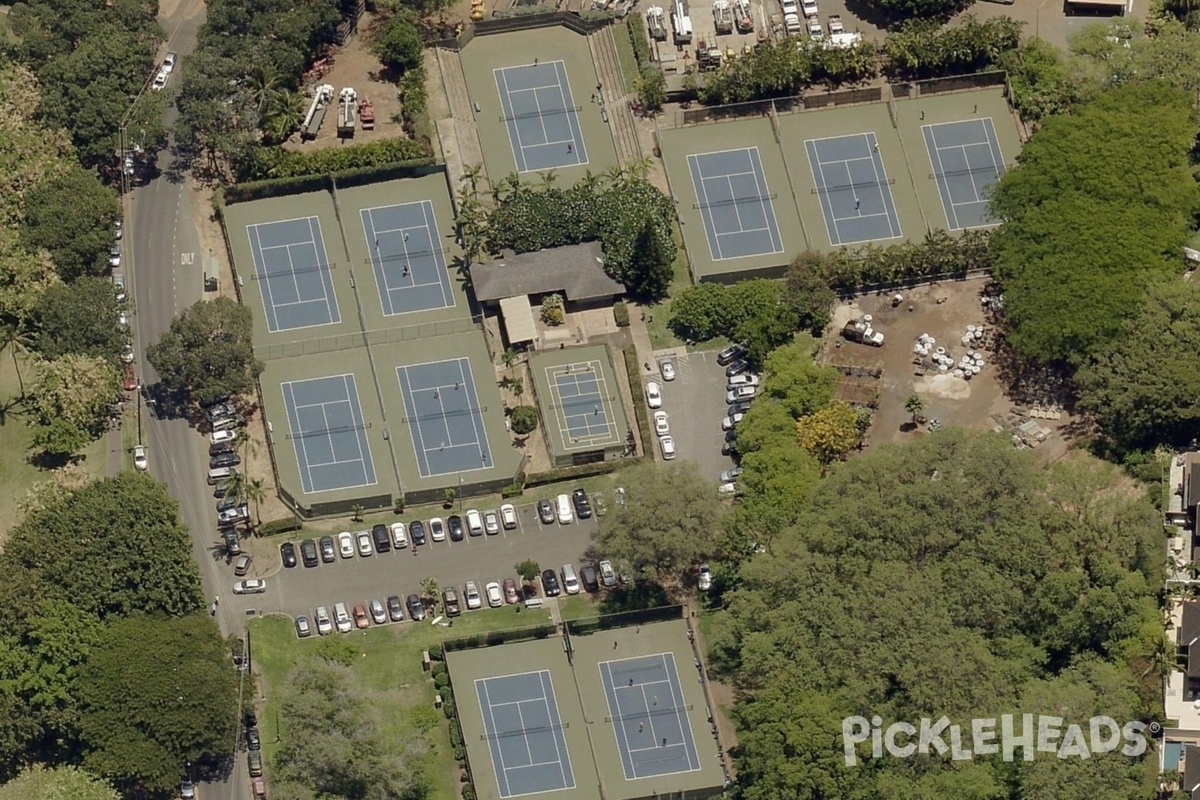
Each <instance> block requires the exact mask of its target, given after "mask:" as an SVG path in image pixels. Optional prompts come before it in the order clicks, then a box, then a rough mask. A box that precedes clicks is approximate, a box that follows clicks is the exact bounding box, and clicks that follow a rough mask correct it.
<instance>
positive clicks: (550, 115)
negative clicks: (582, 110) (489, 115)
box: [492, 61, 588, 172]
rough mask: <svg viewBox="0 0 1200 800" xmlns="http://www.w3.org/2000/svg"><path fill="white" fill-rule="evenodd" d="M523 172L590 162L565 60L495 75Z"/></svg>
mask: <svg viewBox="0 0 1200 800" xmlns="http://www.w3.org/2000/svg"><path fill="white" fill-rule="evenodd" d="M492 72H493V74H494V75H495V76H496V91H497V92H499V93H500V109H501V110H502V111H503V112H504V113H503V115H502V116H501V118H500V121H501V122H503V123H505V125H506V126H507V127H508V141H509V143H510V144H512V151H513V159H514V160H515V161H516V162H517V172H532V171H533V170H539V169H554V168H556V167H574V166H576V165H579V164H586V163H588V157H587V149H586V148H585V147H584V145H583V129H582V128H581V127H580V126H579V108H578V107H577V106H576V105H575V100H574V98H573V97H572V96H571V85H570V84H569V83H567V67H566V65H565V64H563V62H561V61H543V62H541V63H540V64H524V65H522V66H519V67H502V68H500V69H495V70H493V71H492Z"/></svg>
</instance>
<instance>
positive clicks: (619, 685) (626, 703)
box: [600, 652, 700, 780]
mask: <svg viewBox="0 0 1200 800" xmlns="http://www.w3.org/2000/svg"><path fill="white" fill-rule="evenodd" d="M600 680H601V682H602V683H603V684H604V694H605V696H606V698H607V700H608V709H609V717H608V718H607V719H605V722H611V723H612V726H613V732H614V733H615V735H616V737H617V749H618V750H619V751H620V754H621V766H622V767H623V768H624V770H625V780H635V779H637V778H648V777H653V776H657V775H672V774H674V773H677V772H692V771H695V770H698V769H700V756H699V754H698V751H697V750H696V740H695V738H694V737H693V736H692V729H691V724H690V722H689V721H688V711H689V710H690V708H689V707H688V705H687V703H686V701H685V700H684V697H683V687H682V686H681V684H680V682H679V671H678V670H677V669H676V667H675V656H674V654H673V653H669V652H668V653H658V654H655V655H647V656H638V657H635V658H623V659H619V660H615V661H603V662H600Z"/></svg>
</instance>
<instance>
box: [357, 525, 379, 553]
mask: <svg viewBox="0 0 1200 800" xmlns="http://www.w3.org/2000/svg"><path fill="white" fill-rule="evenodd" d="M354 535H355V537H356V538H357V539H358V554H359V555H360V556H363V557H364V558H365V557H366V556H369V555H371V554H372V553H374V552H375V548H374V547H372V546H371V532H370V531H359V532H358V533H356V534H354Z"/></svg>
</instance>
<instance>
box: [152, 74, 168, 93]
mask: <svg viewBox="0 0 1200 800" xmlns="http://www.w3.org/2000/svg"><path fill="white" fill-rule="evenodd" d="M169 77H171V73H169V72H167V71H166V70H165V69H160V70H159V71H158V74H157V75H155V76H154V82H153V83H152V84H150V88H151V89H153V90H154V91H156V92H157V91H158V90H160V89H162V88H163V87H164V86H166V85H167V78H169Z"/></svg>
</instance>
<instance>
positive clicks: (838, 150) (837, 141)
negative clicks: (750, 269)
mask: <svg viewBox="0 0 1200 800" xmlns="http://www.w3.org/2000/svg"><path fill="white" fill-rule="evenodd" d="M804 147H805V149H806V150H807V151H808V163H809V166H810V167H811V168H812V176H813V182H814V183H815V184H816V186H817V188H816V189H815V190H814V191H815V192H816V194H817V195H818V197H819V198H820V200H821V213H822V214H823V216H824V217H825V230H826V232H828V234H829V243H830V244H832V245H834V246H837V245H843V244H854V243H856V242H870V241H875V240H877V239H896V238H899V237H900V236H901V235H902V234H901V233H900V217H899V216H898V215H897V214H896V203H895V201H894V200H893V199H892V186H891V185H892V184H893V183H895V180H894V179H892V180H888V176H887V170H886V169H884V167H883V159H882V158H881V157H880V155H879V143H878V142H877V141H876V140H875V134H874V132H871V133H855V134H851V135H849V136H835V137H833V138H829V139H808V140H807V141H805V142H804Z"/></svg>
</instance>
